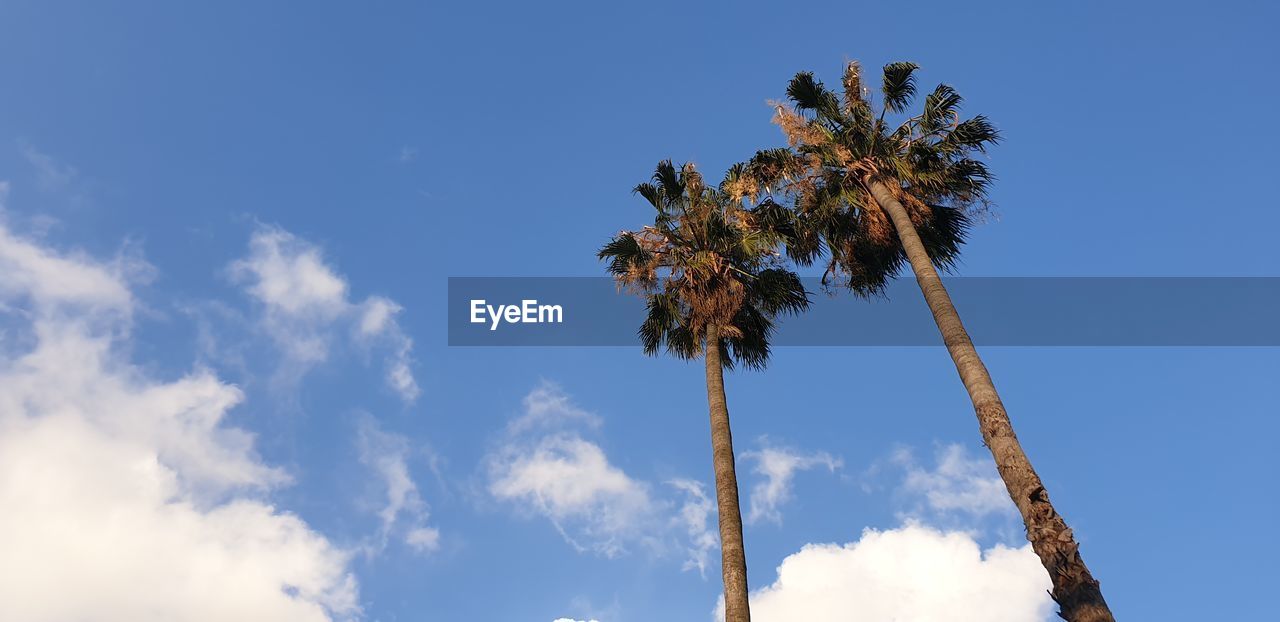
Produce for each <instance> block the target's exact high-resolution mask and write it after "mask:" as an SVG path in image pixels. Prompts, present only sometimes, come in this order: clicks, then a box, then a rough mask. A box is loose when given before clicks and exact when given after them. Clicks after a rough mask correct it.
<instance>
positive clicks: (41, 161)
mask: <svg viewBox="0 0 1280 622" xmlns="http://www.w3.org/2000/svg"><path fill="white" fill-rule="evenodd" d="M18 149H19V151H20V152H21V153H22V158H23V159H24V160H26V161H27V163H28V164H30V165H31V167H32V168H34V169H35V172H36V184H37V185H38V186H39V187H40V189H41V190H46V191H60V190H66V189H68V188H70V187H71V184H72V183H73V182H75V180H76V177H78V176H79V174H80V173H79V171H77V170H76V168H75V167H74V166H71V165H69V164H64V163H61V162H59V161H58V160H57V159H55V158H54V157H53V156H51V155H49V154H47V153H44V152H42V151H40V150H39V149H36V148H35V147H34V146H32V145H31V144H30V143H28V142H26V141H24V140H20V141H18Z"/></svg>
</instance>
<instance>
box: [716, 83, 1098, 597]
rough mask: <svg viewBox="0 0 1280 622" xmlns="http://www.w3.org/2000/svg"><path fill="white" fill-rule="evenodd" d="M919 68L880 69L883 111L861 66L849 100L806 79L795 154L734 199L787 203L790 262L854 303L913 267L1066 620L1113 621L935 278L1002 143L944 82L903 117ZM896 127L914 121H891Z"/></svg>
mask: <svg viewBox="0 0 1280 622" xmlns="http://www.w3.org/2000/svg"><path fill="white" fill-rule="evenodd" d="M916 69H917V66H916V65H915V64H914V63H905V62H899V63H891V64H889V65H886V66H885V67H884V77H883V83H882V89H881V93H882V97H881V102H880V109H879V110H878V111H876V110H874V109H873V107H872V104H871V101H870V96H869V90H868V89H866V88H864V87H863V84H862V76H861V70H860V68H859V66H858V64H857V63H856V62H854V63H849V64H848V65H847V66H846V68H845V72H844V76H843V80H842V82H843V85H842V86H843V89H842V90H843V94H842V96H837V95H836V94H835V93H833V92H831V91H830V90H828V89H827V88H825V87H824V86H823V84H822V83H821V82H818V81H817V80H815V79H814V77H813V74H811V73H799V74H796V76H795V78H794V79H792V80H791V83H790V85H789V86H788V87H787V96H788V98H789V99H790V100H791V105H790V106H787V105H783V104H778V105H777V106H776V115H775V116H774V122H775V123H777V124H778V125H779V126H781V128H782V130H783V133H784V134H785V135H786V137H787V141H788V143H789V144H790V149H773V150H768V151H761V152H759V153H757V154H756V156H755V157H754V158H753V159H752V161H751V162H750V164H749V166H748V167H747V168H746V170H745V171H744V173H743V174H742V175H740V176H739V179H738V182H737V183H736V184H735V185H734V186H733V187H732V188H730V189H729V190H730V194H731V197H734V198H737V197H747V198H753V199H754V198H757V197H760V196H769V193H770V190H774V189H776V190H779V191H780V192H781V193H783V194H784V195H785V196H787V197H789V198H790V200H792V201H793V202H794V208H795V211H796V215H797V222H796V223H795V231H794V233H795V235H794V237H793V238H791V239H789V240H788V241H789V244H788V246H787V253H788V255H790V256H791V257H792V259H794V260H796V261H797V263H800V264H802V265H808V264H811V263H812V262H814V261H815V260H817V259H818V258H819V257H822V256H825V257H826V258H827V260H828V261H827V265H826V272H825V273H824V276H823V280H824V282H829V281H828V280H829V279H836V280H838V281H839V282H840V284H841V285H843V286H845V287H847V288H849V289H850V290H852V291H853V292H854V293H855V294H858V295H861V296H874V295H880V294H883V293H884V291H885V287H886V284H887V283H888V281H889V280H890V279H892V278H893V277H895V276H896V275H897V273H898V272H899V270H900V269H901V268H902V267H903V265H904V264H909V265H910V266H911V269H912V270H913V271H914V273H915V277H916V281H917V283H918V284H919V286H920V290H921V292H923V293H924V298H925V301H926V302H927V303H928V305H929V309H930V310H931V311H932V312H933V318H934V321H935V322H936V323H937V325H938V330H939V331H940V332H941V333H942V338H943V342H944V343H945V344H946V346H947V351H948V352H950V354H951V359H952V361H953V362H954V363H955V365H956V370H957V371H958V372H959V374H960V379H961V380H962V381H963V383H964V386H965V389H966V390H967V391H968V393H969V397H970V399H971V400H972V402H973V408H974V412H975V413H976V414H977V417H978V425H979V428H980V430H981V432H982V438H983V440H984V441H985V444H986V446H987V448H988V449H990V451H991V455H992V457H993V458H994V459H995V463H996V466H997V468H998V470H999V472H1000V477H1001V478H1002V479H1003V480H1004V483H1005V486H1006V488H1007V489H1008V491H1009V496H1010V497H1012V498H1013V502H1014V504H1015V505H1017V507H1018V511H1019V512H1020V513H1021V515H1022V519H1023V522H1024V523H1025V525H1026V529H1027V538H1028V539H1029V540H1030V541H1031V545H1032V548H1033V549H1034V550H1035V552H1036V554H1037V555H1038V556H1039V557H1040V561H1041V562H1042V563H1043V564H1044V567H1045V569H1046V570H1048V572H1049V576H1050V578H1051V580H1052V582H1053V591H1052V595H1053V598H1054V600H1056V601H1057V603H1058V605H1059V608H1060V613H1059V615H1060V616H1061V617H1062V618H1064V619H1066V620H1070V621H1072V622H1102V621H1113V620H1114V618H1113V616H1112V615H1111V612H1110V610H1109V609H1108V607H1107V604H1106V601H1105V600H1103V597H1102V592H1101V590H1100V589H1099V587H1098V582H1097V581H1096V580H1094V578H1093V576H1092V574H1090V572H1089V569H1088V568H1087V567H1086V566H1085V564H1084V561H1083V560H1082V559H1081V557H1080V552H1079V545H1078V544H1077V543H1076V540H1075V537H1074V536H1073V535H1072V532H1071V529H1070V528H1069V527H1067V524H1066V521H1064V520H1063V518H1062V516H1061V515H1060V514H1059V513H1058V511H1057V510H1056V509H1055V508H1054V506H1053V504H1052V503H1050V501H1049V495H1048V493H1047V492H1046V491H1045V487H1044V483H1043V482H1042V481H1041V480H1040V477H1039V475H1037V474H1036V471H1035V469H1033V468H1032V466H1031V461H1030V460H1029V459H1028V458H1027V455H1026V453H1025V452H1024V451H1023V449H1022V445H1021V444H1020V443H1019V442H1018V438H1017V436H1016V435H1015V434H1014V431H1013V426H1012V424H1011V423H1010V421H1009V416H1008V414H1007V413H1006V412H1005V408H1004V405H1003V404H1002V403H1001V401H1000V396H999V394H997V393H996V388H995V385H994V384H993V383H992V381H991V376H990V374H989V373H988V372H987V368H986V366H985V365H983V363H982V359H981V358H979V356H978V352H977V350H975V349H974V347H973V342H972V341H971V340H970V339H969V335H968V333H967V332H966V331H965V328H964V325H963V324H962V323H961V321H960V315H959V314H958V313H957V312H956V308H955V306H954V305H953V304H952V302H951V297H950V296H949V295H948V294H947V290H946V288H945V287H944V286H943V283H942V280H941V279H940V278H939V277H938V272H937V269H943V270H946V269H948V268H950V267H951V266H952V264H953V263H954V262H955V260H956V258H957V256H958V254H959V251H960V246H961V245H962V244H963V242H964V239H965V237H966V234H967V232H968V229H969V225H970V223H971V214H972V213H974V212H975V211H980V210H982V209H984V208H985V207H986V206H987V187H988V185H989V183H990V182H991V179H992V177H991V174H990V173H989V171H988V170H987V167H986V166H985V165H984V164H983V163H982V162H981V161H979V160H977V159H975V157H974V156H975V155H976V154H977V153H983V152H985V150H986V147H987V145H990V144H994V143H995V142H997V141H998V140H999V135H998V134H997V132H996V129H995V127H993V126H992V124H991V122H990V121H988V120H987V118H986V117H983V116H976V117H973V118H971V119H968V120H964V121H961V120H960V115H959V108H960V103H961V98H960V95H959V94H958V93H956V91H955V89H953V88H951V87H950V86H947V85H945V84H942V85H939V86H938V87H937V88H935V89H934V90H933V92H932V93H930V94H929V95H927V96H925V98H924V109H923V110H922V111H921V112H920V113H919V114H917V115H915V116H909V117H908V116H907V115H906V114H904V113H905V112H906V110H907V109H908V107H909V106H910V104H911V101H912V99H913V98H914V96H915V92H916V85H915V76H914V72H915V70H916ZM890 115H893V116H895V117H898V118H902V117H906V118H905V120H902V121H901V122H900V123H893V122H890V121H889V120H887V117H889V116H890ZM895 234H896V235H895Z"/></svg>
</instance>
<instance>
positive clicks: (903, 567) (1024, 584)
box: [715, 524, 1053, 622]
mask: <svg viewBox="0 0 1280 622" xmlns="http://www.w3.org/2000/svg"><path fill="white" fill-rule="evenodd" d="M1049 587H1050V583H1049V577H1048V575H1047V574H1046V573H1045V571H1044V569H1043V568H1042V567H1041V566H1040V560H1039V558H1037V557H1036V555H1035V553H1033V552H1032V551H1031V546H1030V545H1026V546H1023V547H1021V548H1016V549H1014V548H1009V547H1006V546H1003V545H996V546H994V547H992V548H989V549H986V550H985V551H983V550H981V548H980V547H979V545H978V543H977V542H976V541H975V540H974V539H973V537H972V536H970V535H969V534H966V533H963V532H955V531H953V532H942V531H938V530H935V529H931V528H929V527H925V526H922V525H919V524H908V525H905V526H903V527H900V528H898V529H890V530H886V531H876V530H872V529H868V530H866V531H864V532H863V533H862V537H861V538H860V539H859V540H858V541H856V542H850V543H848V544H844V545H839V544H810V545H806V546H805V547H804V548H803V549H801V550H800V552H798V553H794V554H792V555H790V556H788V557H787V558H786V559H785V560H783V562H782V565H781V566H779V567H778V574H777V580H775V581H774V582H773V583H772V584H771V585H768V586H766V587H764V588H763V589H760V590H757V591H755V592H753V593H752V595H751V618H752V619H753V620H757V621H758V622H789V621H791V620H806V621H807V622H827V621H830V622H883V621H885V620H894V621H896V622H935V621H937V620H947V621H948V622H1045V621H1046V620H1048V618H1049V616H1050V613H1051V611H1052V609H1053V601H1052V600H1051V599H1050V598H1049V595H1048V592H1047V590H1048V589H1049ZM715 616H716V617H717V618H716V619H723V616H724V612H723V604H721V605H720V607H719V608H718V609H717V611H716V613H715Z"/></svg>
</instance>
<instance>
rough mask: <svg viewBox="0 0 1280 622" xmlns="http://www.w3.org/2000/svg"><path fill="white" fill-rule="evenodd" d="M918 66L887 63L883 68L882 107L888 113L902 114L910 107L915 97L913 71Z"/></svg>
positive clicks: (906, 63) (905, 63)
mask: <svg viewBox="0 0 1280 622" xmlns="http://www.w3.org/2000/svg"><path fill="white" fill-rule="evenodd" d="M919 68H920V66H919V65H917V64H915V63H910V62H897V63H889V64H888V65H885V66H884V84H883V86H882V87H881V91H882V92H883V93H884V107H885V109H886V110H888V111H889V112H902V111H904V110H906V109H907V106H909V105H911V98H913V97H915V95H916V77H915V70H916V69H919Z"/></svg>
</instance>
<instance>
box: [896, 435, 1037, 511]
mask: <svg viewBox="0 0 1280 622" xmlns="http://www.w3.org/2000/svg"><path fill="white" fill-rule="evenodd" d="M892 461H893V463H894V464H895V465H897V466H899V467H900V468H902V469H903V471H904V477H903V481H902V484H901V486H900V488H899V492H900V494H902V495H904V496H905V497H906V498H908V499H914V500H917V501H918V502H919V503H918V504H917V506H916V507H915V509H913V510H912V512H914V513H915V514H917V515H918V514H919V513H920V512H922V511H928V512H931V513H933V514H934V515H939V514H948V513H963V514H967V515H969V516H970V517H972V518H982V517H985V516H988V515H1006V516H1012V515H1013V514H1014V513H1015V512H1016V509H1015V508H1014V506H1013V502H1012V501H1011V500H1010V499H1009V493H1008V491H1007V490H1005V487H1004V482H1003V481H1001V480H1000V476H999V474H998V473H996V469H995V464H994V463H993V462H992V461H991V459H990V458H989V457H987V456H981V457H973V456H970V455H969V452H968V450H966V449H965V447H964V446H963V445H960V444H957V443H952V444H949V445H943V446H940V447H938V448H937V450H936V451H935V454H934V466H933V468H928V467H925V466H922V465H921V464H919V462H917V460H916V458H915V455H914V454H913V453H912V452H911V451H910V450H909V449H906V448H900V449H898V450H897V451H895V452H894V454H893V458H892Z"/></svg>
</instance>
